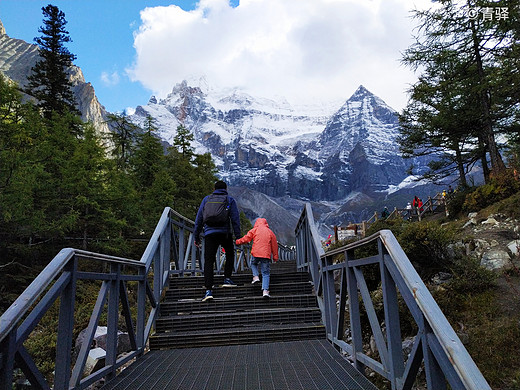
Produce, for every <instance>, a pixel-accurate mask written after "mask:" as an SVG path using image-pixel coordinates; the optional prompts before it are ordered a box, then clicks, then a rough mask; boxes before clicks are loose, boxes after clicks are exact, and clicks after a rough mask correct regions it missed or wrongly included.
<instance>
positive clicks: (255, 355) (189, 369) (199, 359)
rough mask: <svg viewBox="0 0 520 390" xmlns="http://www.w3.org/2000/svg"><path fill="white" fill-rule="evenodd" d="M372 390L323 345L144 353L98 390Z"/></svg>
mask: <svg viewBox="0 0 520 390" xmlns="http://www.w3.org/2000/svg"><path fill="white" fill-rule="evenodd" d="M125 389H126V390H162V389H182V390H215V389H220V390H223V389H227V390H275V389H276V390H278V389H284V390H314V389H315V390H335V389H343V390H345V389H346V390H377V388H376V387H375V386H374V385H373V384H372V383H370V382H369V381H368V379H367V378H365V377H364V376H363V375H361V374H360V373H359V372H358V371H357V370H356V369H355V368H354V367H353V366H351V365H350V364H348V363H347V362H345V360H344V359H343V358H342V357H341V356H340V354H339V353H338V352H337V351H336V350H335V349H334V348H333V347H332V345H331V344H330V343H329V342H328V341H326V340H303V341H288V342H277V343H266V344H254V345H229V346H222V347H201V348H186V349H171V350H157V351H150V352H148V353H147V354H146V355H144V357H142V358H140V359H138V360H137V361H136V362H135V363H133V364H132V365H131V366H130V367H128V368H127V369H126V370H124V371H123V372H122V373H121V374H120V375H118V376H117V377H116V378H114V379H113V380H112V381H110V382H109V383H108V384H106V385H105V386H103V387H102V390H125Z"/></svg>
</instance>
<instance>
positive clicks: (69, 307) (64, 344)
mask: <svg viewBox="0 0 520 390" xmlns="http://www.w3.org/2000/svg"><path fill="white" fill-rule="evenodd" d="M76 267H77V256H74V257H73V258H72V259H71V260H70V261H69V262H68V263H67V265H66V266H65V270H66V271H65V272H70V275H71V277H70V281H69V283H68V284H67V286H66V287H65V288H64V289H63V291H62V294H61V300H60V314H59V320H58V335H59V336H60V337H58V339H57V341H56V370H55V372H56V374H55V376H54V388H55V389H56V390H61V389H63V390H65V389H68V387H69V381H70V367H71V356H70V351H71V349H72V332H73V328H74V303H75V296H76Z"/></svg>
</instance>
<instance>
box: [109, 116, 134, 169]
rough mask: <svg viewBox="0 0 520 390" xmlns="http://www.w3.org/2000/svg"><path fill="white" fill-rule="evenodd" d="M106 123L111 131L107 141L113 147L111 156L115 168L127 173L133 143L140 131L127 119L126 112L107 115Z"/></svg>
mask: <svg viewBox="0 0 520 390" xmlns="http://www.w3.org/2000/svg"><path fill="white" fill-rule="evenodd" d="M107 123H108V125H109V127H110V129H111V130H112V131H111V132H110V135H109V137H110V139H109V141H110V143H111V144H112V145H113V148H112V156H113V157H114V158H115V160H116V166H117V168H118V169H120V170H123V171H127V170H128V169H129V166H130V158H131V156H132V154H133V151H134V147H135V143H136V141H137V138H138V135H139V134H140V133H141V132H142V130H141V128H140V127H139V126H137V125H136V124H134V123H132V122H131V121H130V120H129V119H128V115H126V112H123V113H122V114H108V121H107Z"/></svg>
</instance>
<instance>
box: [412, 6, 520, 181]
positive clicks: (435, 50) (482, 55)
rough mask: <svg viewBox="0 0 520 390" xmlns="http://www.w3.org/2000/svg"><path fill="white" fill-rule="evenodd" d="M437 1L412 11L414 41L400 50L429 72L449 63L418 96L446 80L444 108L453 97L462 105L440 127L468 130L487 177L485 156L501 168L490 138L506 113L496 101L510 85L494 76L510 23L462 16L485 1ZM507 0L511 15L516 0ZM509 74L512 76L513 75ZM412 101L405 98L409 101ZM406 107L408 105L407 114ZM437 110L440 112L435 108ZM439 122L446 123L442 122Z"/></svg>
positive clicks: (415, 119) (416, 119)
mask: <svg viewBox="0 0 520 390" xmlns="http://www.w3.org/2000/svg"><path fill="white" fill-rule="evenodd" d="M437 3H438V4H439V6H438V7H434V8H431V9H429V10H426V11H415V17H416V18H417V19H419V20H420V21H421V25H420V27H419V33H418V37H417V38H416V43H415V44H413V45H412V46H410V47H409V48H408V49H407V50H406V52H405V53H404V56H403V62H404V63H405V64H406V65H409V66H410V67H411V68H412V69H414V70H418V69H421V70H422V69H423V68H426V69H428V71H427V72H428V74H429V75H430V76H431V75H433V74H435V73H436V72H439V73H441V74H445V75H446V74H447V73H446V72H444V69H443V67H445V65H446V62H445V61H443V59H446V60H449V61H451V62H452V64H454V66H453V68H452V70H453V71H450V72H449V78H445V79H444V81H443V80H439V81H438V82H437V84H432V85H431V87H432V88H431V91H432V95H431V96H430V97H428V96H423V99H422V101H423V102H427V101H428V99H429V98H431V99H432V100H433V99H434V95H433V94H435V93H437V92H438V90H439V88H441V87H442V86H441V84H440V83H441V82H449V83H451V84H452V86H453V90H454V91H453V93H451V94H449V95H446V94H445V101H444V103H445V107H448V106H449V103H450V99H456V101H460V102H463V104H458V108H457V110H458V111H457V112H456V116H455V117H454V118H455V119H456V123H458V125H457V126H451V129H448V128H445V130H446V132H449V133H450V134H451V132H452V131H455V132H456V133H457V132H461V131H466V132H468V133H469V134H471V137H472V140H471V142H472V143H474V144H475V145H476V147H475V148H474V152H475V153H480V154H481V156H480V162H481V165H482V168H483V171H484V176H485V179H486V180H489V178H490V174H489V170H488V159H487V156H489V162H490V164H491V168H492V170H493V172H494V173H497V174H498V173H501V172H503V171H504V169H505V165H504V162H503V160H502V157H501V153H500V149H499V145H498V144H497V142H496V134H497V133H498V132H499V131H500V130H502V129H504V127H503V126H502V125H501V122H502V121H504V120H506V118H507V117H508V115H510V114H508V113H507V112H506V110H504V109H502V108H501V106H502V104H503V103H505V101H504V97H505V95H506V94H504V93H503V91H505V90H507V89H508V88H510V85H511V81H510V80H509V81H508V80H507V78H505V77H502V78H500V77H497V76H499V73H498V72H497V69H498V64H499V63H500V61H501V58H502V57H503V53H504V52H506V51H507V50H510V48H512V47H514V46H515V42H514V40H513V39H511V38H510V36H511V31H514V29H515V27H511V26H509V24H508V26H506V27H504V24H503V23H502V21H497V20H495V21H486V20H481V19H480V18H479V19H477V20H474V19H472V18H470V17H468V14H469V12H468V11H470V10H475V9H480V8H484V7H485V6H486V5H485V4H483V3H481V2H479V1H472V0H468V1H467V2H466V3H465V4H463V5H461V4H460V2H455V1H453V0H439V1H438V2H437ZM507 3H508V4H509V7H510V15H513V13H514V12H513V11H514V10H515V7H517V6H518V0H510V1H508V2H507ZM515 4H516V5H515ZM516 29H517V27H516ZM502 30H504V31H502ZM446 52H451V53H455V54H456V57H454V56H448V57H443V53H446ZM517 74H518V72H517ZM427 77H428V76H427ZM515 79H516V80H517V81H518V76H517V77H516V78H515ZM420 84H421V81H419V82H418V83H417V84H416V85H414V86H413V87H412V90H413V89H414V88H421V85H420ZM412 96H413V93H412ZM450 96H451V97H450ZM412 99H413V97H412ZM416 103H417V102H413V101H412V102H411V104H412V105H413V104H416ZM511 103H512V102H511ZM425 104H426V105H427V103H425ZM508 106H509V107H515V103H513V104H510V103H509V104H508ZM409 107H410V106H409ZM516 109H518V99H516ZM412 111H413V110H408V114H410V113H411V112H412ZM453 113H455V111H453V110H452V115H453ZM405 114H406V113H405ZM412 114H413V112H412ZM438 114H442V112H440V111H439V112H438ZM413 115H416V113H415V114H413ZM413 115H412V116H409V118H408V119H409V121H408V122H416V123H417V124H419V128H420V127H421V125H422V124H423V123H422V119H423V118H421V117H420V116H415V117H413ZM470 115H471V116H472V117H473V118H472V120H470V119H469V116H470ZM461 119H463V121H462V120H461ZM444 123H445V125H446V124H448V122H447V121H445V122H444ZM455 138H457V137H455ZM439 146H440V147H446V146H447V145H446V144H441V145H439Z"/></svg>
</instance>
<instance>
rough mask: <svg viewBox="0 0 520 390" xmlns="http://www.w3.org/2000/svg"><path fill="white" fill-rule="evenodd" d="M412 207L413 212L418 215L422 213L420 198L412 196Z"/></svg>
mask: <svg viewBox="0 0 520 390" xmlns="http://www.w3.org/2000/svg"><path fill="white" fill-rule="evenodd" d="M412 206H413V209H414V211H417V212H418V213H422V211H423V208H422V206H423V202H422V200H421V198H419V197H417V196H414V198H413V201H412Z"/></svg>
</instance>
